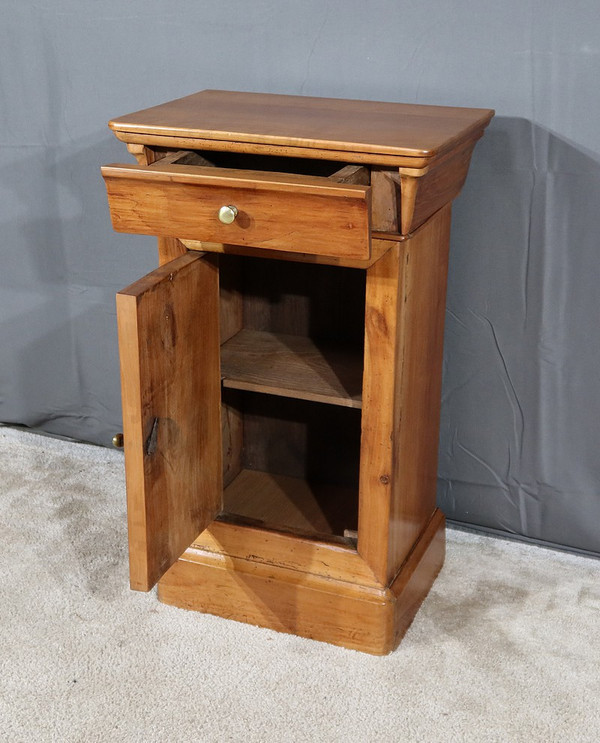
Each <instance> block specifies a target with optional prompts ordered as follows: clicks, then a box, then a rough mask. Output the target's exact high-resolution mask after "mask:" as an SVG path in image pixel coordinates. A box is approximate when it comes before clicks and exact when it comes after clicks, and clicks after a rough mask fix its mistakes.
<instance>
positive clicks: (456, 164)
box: [396, 139, 476, 235]
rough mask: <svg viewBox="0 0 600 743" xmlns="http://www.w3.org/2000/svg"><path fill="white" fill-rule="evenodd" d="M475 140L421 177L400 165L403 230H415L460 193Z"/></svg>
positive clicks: (405, 232) (406, 232)
mask: <svg viewBox="0 0 600 743" xmlns="http://www.w3.org/2000/svg"><path fill="white" fill-rule="evenodd" d="M475 144H476V140H475V139H472V140H469V141H468V142H466V143H465V144H464V145H463V146H462V147H460V148H459V149H457V150H456V151H453V152H452V153H450V154H448V155H446V157H444V158H443V159H442V160H441V161H440V163H439V164H437V165H434V166H432V167H430V168H429V169H428V170H427V172H426V173H425V174H424V175H422V176H420V177H418V178H415V177H413V176H412V175H409V174H407V172H406V171H405V170H403V169H402V168H401V169H400V173H399V177H400V184H401V185H400V190H401V194H402V196H401V210H400V211H401V230H402V233H403V234H405V235H406V234H408V233H409V232H413V231H414V230H416V229H417V227H419V226H420V225H422V224H423V223H424V222H425V221H426V220H427V219H429V217H430V216H431V215H432V214H435V212H437V211H438V210H439V209H441V208H442V207H443V206H444V205H445V204H448V203H450V202H451V201H452V200H453V199H455V198H456V197H457V196H458V194H459V193H460V191H461V189H462V187H463V184H464V182H465V179H466V177H467V172H468V170H469V164H470V162H471V155H472V154H473V148H474V147H475ZM396 178H398V175H397V176H396Z"/></svg>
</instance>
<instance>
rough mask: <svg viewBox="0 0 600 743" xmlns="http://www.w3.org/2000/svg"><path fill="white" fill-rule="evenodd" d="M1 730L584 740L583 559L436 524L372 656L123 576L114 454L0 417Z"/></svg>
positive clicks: (589, 724)
mask: <svg viewBox="0 0 600 743" xmlns="http://www.w3.org/2000/svg"><path fill="white" fill-rule="evenodd" d="M0 494H1V498H0V529H1V544H0V566H1V584H0V630H1V634H0V740H2V741H7V742H10V743H18V742H20V741H27V742H28V743H31V742H33V743H38V742H39V743H42V742H45V741H59V742H60V743H66V742H70V741H81V742H82V743H83V742H85V743H94V742H95V741H102V742H104V741H107V742H108V743H113V742H114V743H118V742H119V741H136V742H138V741H142V742H148V743H153V742H154V741H156V742H157V743H158V742H160V743H179V742H180V741H181V742H183V741H201V742H206V743H213V742H214V743H220V742H221V741H235V742H237V741H249V742H251V743H253V742H254V741H256V742H257V743H258V742H260V743H263V742H264V743H270V741H277V742H283V743H287V742H292V741H294V742H295V741H340V743H342V742H343V743H349V741H357V742H359V743H363V742H365V741H366V742H368V743H370V742H371V741H383V742H387V741H410V742H412V741H426V742H431V743H434V742H437V741H440V742H442V741H443V742H444V743H445V742H446V741H453V742H454V741H476V742H477V743H485V742H488V741H490V742H491V741H498V742H499V743H500V742H502V743H505V742H508V743H512V742H513V741H514V742H515V743H516V742H518V741H524V742H526V743H532V742H534V741H544V742H554V741H556V742H557V743H558V742H560V743H562V742H563V741H565V742H566V741H570V742H574V743H585V742H587V741H589V742H590V743H597V741H599V740H600V713H599V705H600V662H599V661H600V562H598V561H596V560H592V559H587V558H584V557H579V556H574V555H569V554H565V553H561V552H555V551H551V550H546V549H541V548H537V547H532V546H527V545H523V544H519V543H515V542H509V541H503V540H499V539H494V538H489V537H484V536H478V535H474V534H468V533H464V532H460V531H452V530H450V531H449V532H448V556H447V561H446V565H445V567H444V569H443V571H442V573H441V574H440V577H439V579H438V581H437V582H436V584H435V586H434V588H433V590H432V592H431V594H430V595H429V597H428V598H427V600H426V601H425V603H424V605H423V607H422V609H421V611H420V612H419V614H418V615H417V618H416V620H415V622H414V623H413V625H412V627H411V629H410V630H409V632H408V634H407V636H406V637H405V639H404V641H403V643H402V644H401V646H400V648H399V649H398V650H397V651H396V652H395V653H393V654H392V655H390V656H388V657H385V658H375V657H371V656H368V655H363V654H360V653H356V652H353V651H349V650H343V649H340V648H335V647H331V646H328V645H324V644H321V643H316V642H311V641H308V640H303V639H300V638H297V637H292V636H288V635H282V634H277V633H275V632H271V631H268V630H264V629H257V628H254V627H250V626H246V625H243V624H237V623H235V622H230V621H225V620H222V619H219V618H216V617H211V616H204V615H201V614H196V613H192V612H186V611H182V610H179V609H174V608H171V607H167V606H163V605H161V604H159V603H158V601H157V600H156V597H155V595H154V594H149V595H143V594H139V593H132V592H130V591H129V590H128V587H127V560H126V551H125V544H126V534H125V508H124V503H125V494H124V482H123V460H122V455H121V453H120V452H117V451H114V450H106V449H101V448H98V447H93V446H86V445H81V444H73V443H70V442H65V441H61V440H57V439H52V438H48V437H44V436H36V435H34V434H30V433H26V432H22V431H17V430H14V429H10V428H0Z"/></svg>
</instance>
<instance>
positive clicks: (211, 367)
mask: <svg viewBox="0 0 600 743" xmlns="http://www.w3.org/2000/svg"><path fill="white" fill-rule="evenodd" d="M218 297H219V293H218V269H217V267H216V266H215V265H214V264H213V263H211V262H209V261H207V260H206V258H204V257H203V256H202V254H197V253H196V254H193V253H186V254H185V255H183V256H180V257H179V258H176V259H175V260H173V261H170V262H169V263H166V264H165V265H163V266H161V267H160V268H158V269H157V270H156V271H153V272H152V273H150V274H148V276H145V277H144V278H142V279H140V280H139V281H137V282H135V283H134V284H132V285H131V286H129V287H128V288H127V289H124V290H123V291H121V292H119V294H117V319H118V327H119V352H120V357H121V386H122V397H123V433H124V439H125V467H126V482H127V511H128V527H129V560H130V579H131V587H132V588H134V589H137V590H141V591H148V590H149V589H150V588H152V586H153V585H154V584H155V583H156V582H157V580H158V579H159V578H160V577H161V575H162V574H163V573H164V572H165V571H166V570H167V569H168V568H169V567H170V566H171V565H172V564H173V563H174V562H175V561H176V560H177V559H178V557H179V556H180V555H181V554H182V553H183V552H184V550H185V549H186V548H187V547H188V546H189V545H190V544H191V542H192V541H193V540H194V539H195V537H197V536H198V534H199V533H200V532H201V531H203V530H204V529H205V528H206V527H207V526H208V524H209V523H210V522H211V521H212V520H213V519H214V517H215V515H216V514H217V513H218V512H219V510H220V508H221V500H222V489H223V488H222V482H221V479H222V475H221V420H220V373H219V321H218V317H219V307H218Z"/></svg>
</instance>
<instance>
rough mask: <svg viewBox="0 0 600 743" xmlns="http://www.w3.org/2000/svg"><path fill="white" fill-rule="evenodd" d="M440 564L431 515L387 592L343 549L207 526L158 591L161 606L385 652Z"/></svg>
mask: <svg viewBox="0 0 600 743" xmlns="http://www.w3.org/2000/svg"><path fill="white" fill-rule="evenodd" d="M213 532H214V533H213ZM257 553H258V554H257ZM443 561H444V517H443V516H442V514H441V513H440V512H439V511H436V513H435V514H434V515H433V517H432V518H431V520H430V521H429V523H428V524H427V525H426V526H425V529H424V531H423V533H422V534H421V536H420V537H419V538H418V540H417V541H416V543H415V545H414V547H413V549H412V551H411V553H410V554H409V555H408V557H407V559H406V561H405V563H404V564H403V565H402V568H401V570H400V571H399V572H398V574H397V575H396V576H395V578H394V580H393V582H392V584H391V587H390V588H385V587H383V586H380V585H377V583H373V578H372V576H371V575H370V572H369V569H368V566H367V565H366V563H364V562H363V561H362V560H361V558H360V557H359V555H357V554H356V552H354V551H353V550H352V549H351V548H350V547H344V546H339V545H332V544H330V545H326V544H319V543H318V542H310V541H307V540H303V539H299V538H296V537H290V536H286V535H283V534H276V533H274V532H272V533H268V532H261V531H260V530H257V529H251V528H248V527H241V526H236V525H233V524H224V523H219V522H215V523H214V524H213V525H212V526H211V527H210V529H209V530H207V531H206V532H204V533H203V534H201V535H200V536H199V538H198V543H196V544H194V547H192V548H191V549H189V550H187V552H186V553H185V555H184V556H183V558H182V559H180V560H179V561H178V562H177V563H176V564H175V565H173V567H172V568H171V569H170V570H169V572H168V573H167V574H166V575H165V576H164V578H163V579H162V580H161V581H160V583H159V587H158V595H159V599H160V600H161V601H163V602H164V603H167V604H173V605H175V606H181V607H184V608H186V609H195V610H197V611H204V612H208V613H211V614H217V615H218V616H222V617H226V618H229V619H235V620H237V621H241V622H248V623H250V624H257V625H259V626H262V627H269V628H270V629H274V630H277V631H279V632H291V633H294V634H297V635H300V636H302V637H309V638H312V639H316V640H321V641H323V642H329V643H332V644H334V645H341V646H343V647H347V648H352V649H355V650H361V651H362V652H366V653H372V654H374V655H385V654H387V653H389V652H391V651H392V650H393V649H394V648H395V647H397V645H398V643H399V642H400V640H401V638H402V636H403V635H404V633H405V632H406V630H407V629H408V627H409V626H410V624H411V622H412V620H413V618H414V616H415V614H416V612H417V610H418V608H419V606H420V604H421V603H422V601H423V599H424V598H425V596H426V595H427V593H428V591H429V589H430V588H431V584H432V583H433V581H434V580H435V577H436V575H437V573H438V572H439V570H440V568H441V566H442V563H443Z"/></svg>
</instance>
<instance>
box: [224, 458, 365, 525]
mask: <svg viewBox="0 0 600 743" xmlns="http://www.w3.org/2000/svg"><path fill="white" fill-rule="evenodd" d="M223 509H224V513H223V514H222V516H221V518H225V519H227V518H228V517H233V518H234V520H235V517H242V518H246V519H249V520H251V522H252V523H253V524H255V525H259V526H261V527H264V528H271V529H280V530H285V531H296V532H300V533H304V534H311V535H317V534H319V535H337V536H339V537H342V536H343V534H344V530H345V529H351V530H353V529H356V526H357V522H358V499H357V497H356V492H355V491H354V490H353V488H351V487H348V486H342V485H329V484H322V483H309V482H307V481H306V480H301V479H299V478H297V477H287V476H285V475H273V474H271V473H269V472H259V471H258V470H248V469H243V470H241V472H240V473H239V475H238V476H237V477H236V478H235V480H233V482H232V483H231V484H230V485H228V486H227V487H226V488H225V491H224V495H223Z"/></svg>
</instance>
